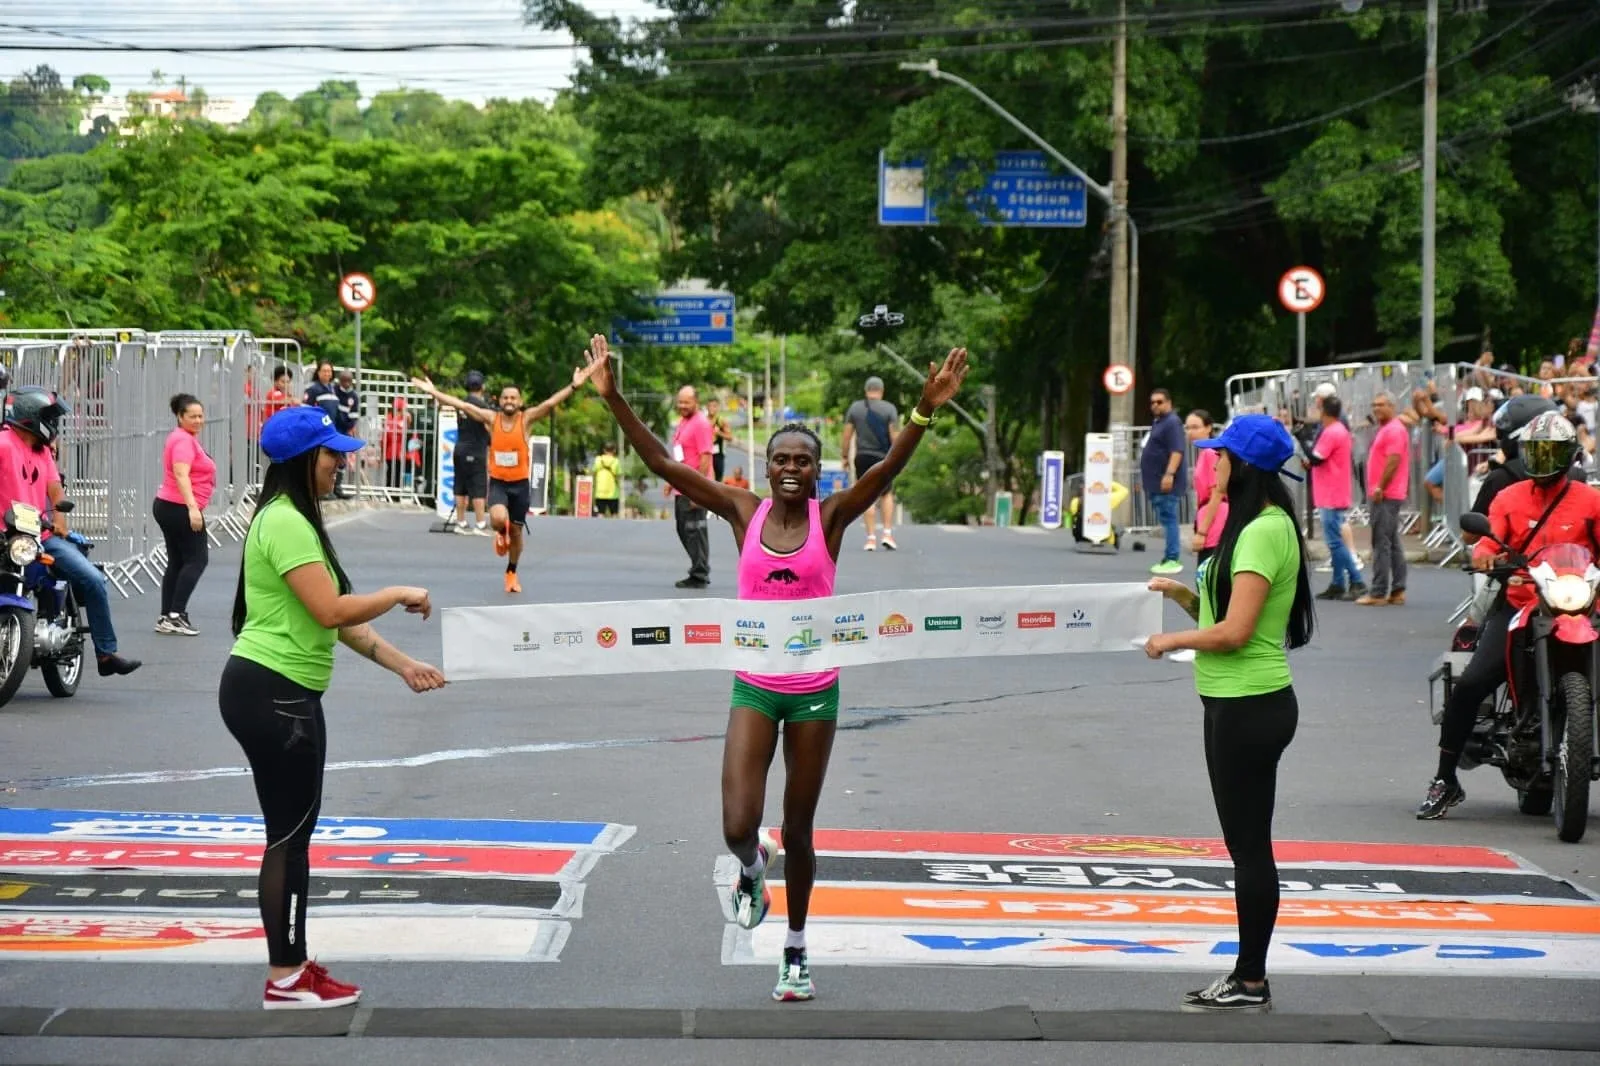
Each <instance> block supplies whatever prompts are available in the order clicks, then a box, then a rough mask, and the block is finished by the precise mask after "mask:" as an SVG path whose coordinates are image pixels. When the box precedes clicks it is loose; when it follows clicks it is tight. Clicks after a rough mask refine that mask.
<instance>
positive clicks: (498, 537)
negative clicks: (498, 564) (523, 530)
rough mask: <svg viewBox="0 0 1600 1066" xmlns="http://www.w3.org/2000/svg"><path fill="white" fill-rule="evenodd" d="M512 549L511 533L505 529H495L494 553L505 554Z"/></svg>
mask: <svg viewBox="0 0 1600 1066" xmlns="http://www.w3.org/2000/svg"><path fill="white" fill-rule="evenodd" d="M510 550H511V534H510V533H509V532H508V531H507V530H504V529H497V530H495V531H494V553H495V554H496V555H504V554H506V553H507V552H509V551H510Z"/></svg>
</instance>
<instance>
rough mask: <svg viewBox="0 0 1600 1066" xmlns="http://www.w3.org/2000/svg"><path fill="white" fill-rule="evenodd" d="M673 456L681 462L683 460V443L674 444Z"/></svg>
mask: <svg viewBox="0 0 1600 1066" xmlns="http://www.w3.org/2000/svg"><path fill="white" fill-rule="evenodd" d="M672 457H673V458H674V459H676V460H677V461H678V462H680V463H681V462H683V445H681V444H674V445H673V446H672Z"/></svg>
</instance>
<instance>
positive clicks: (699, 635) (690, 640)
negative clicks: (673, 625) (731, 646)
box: [683, 626, 722, 644]
mask: <svg viewBox="0 0 1600 1066" xmlns="http://www.w3.org/2000/svg"><path fill="white" fill-rule="evenodd" d="M683 642H684V643H685V644H721V643H722V627H721V626H684V627H683Z"/></svg>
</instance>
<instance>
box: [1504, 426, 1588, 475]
mask: <svg viewBox="0 0 1600 1066" xmlns="http://www.w3.org/2000/svg"><path fill="white" fill-rule="evenodd" d="M1517 438H1518V439H1519V440H1520V441H1521V442H1522V465H1523V469H1525V470H1526V471H1527V472H1528V476H1529V477H1531V478H1533V479H1534V480H1535V481H1539V482H1548V481H1557V480H1559V479H1561V478H1563V477H1566V476H1567V472H1568V471H1569V470H1571V469H1572V463H1573V461H1574V460H1575V459H1577V457H1578V447H1579V445H1578V431H1577V430H1576V429H1574V428H1573V426H1572V423H1571V422H1569V421H1568V420H1567V419H1566V418H1565V417H1564V416H1562V415H1559V414H1557V413H1555V412H1554V411H1547V412H1546V413H1544V414H1542V415H1539V416H1538V417H1537V418H1535V419H1534V420H1533V421H1531V422H1529V423H1528V424H1527V425H1526V426H1523V427H1522V428H1521V429H1520V430H1518V431H1517Z"/></svg>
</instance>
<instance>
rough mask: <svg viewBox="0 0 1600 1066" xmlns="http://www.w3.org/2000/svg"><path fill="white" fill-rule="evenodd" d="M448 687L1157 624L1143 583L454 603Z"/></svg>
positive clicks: (1096, 644) (821, 661) (841, 658)
mask: <svg viewBox="0 0 1600 1066" xmlns="http://www.w3.org/2000/svg"><path fill="white" fill-rule="evenodd" d="M443 616H444V617H443V623H442V627H443V630H444V634H443V636H444V670H445V673H446V675H447V676H448V677H450V679H451V680H453V681H484V680H491V679H511V678H524V677H560V676H566V675H579V674H592V675H596V676H605V675H607V674H622V673H629V674H638V673H660V672H669V671H682V670H747V671H751V672H754V673H764V674H786V673H797V672H799V673H804V672H810V671H814V670H824V669H828V668H829V667H835V666H862V665H865V664H868V663H884V662H899V661H902V660H906V659H956V658H965V657H969V656H979V655H982V656H989V655H1061V654H1067V653H1073V652H1128V651H1132V650H1133V645H1132V641H1133V639H1134V638H1135V637H1143V636H1147V635H1149V634H1151V633H1155V632H1159V631H1160V629H1161V597H1160V596H1157V595H1156V594H1154V593H1152V592H1149V591H1147V590H1146V589H1145V587H1144V585H1142V584H1137V583H1134V584H1105V585H1024V586H1016V587H1011V588H962V589H913V590H908V591H886V592H863V593H858V594H855V595H849V596H835V597H833V598H831V599H824V600H687V599H686V600H634V601H623V602H617V603H539V604H528V605H517V606H509V607H448V608H445V610H444V612H443Z"/></svg>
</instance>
